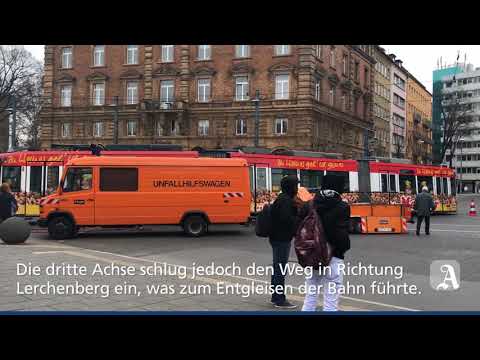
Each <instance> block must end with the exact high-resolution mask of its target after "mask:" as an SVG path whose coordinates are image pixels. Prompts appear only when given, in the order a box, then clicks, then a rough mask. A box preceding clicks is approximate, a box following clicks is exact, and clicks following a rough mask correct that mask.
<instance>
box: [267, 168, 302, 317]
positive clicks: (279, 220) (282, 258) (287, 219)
mask: <svg viewBox="0 0 480 360" xmlns="http://www.w3.org/2000/svg"><path fill="white" fill-rule="evenodd" d="M280 187H281V189H282V192H281V193H280V195H278V197H277V199H276V200H275V201H274V203H273V204H272V207H271V209H270V211H271V212H270V215H271V221H272V225H273V226H272V230H271V233H270V236H269V241H270V245H271V246H272V253H273V275H272V279H271V285H272V288H273V290H274V292H273V294H272V299H271V302H272V304H273V305H275V307H278V308H287V309H288V308H290V309H291V308H295V307H296V305H293V304H291V303H290V302H289V301H288V300H287V298H286V296H285V276H284V275H283V274H282V273H281V269H280V266H282V267H283V268H284V269H285V265H286V264H287V263H288V258H289V256H290V247H291V243H292V239H293V237H294V236H295V232H296V230H297V213H298V210H297V205H296V202H295V197H296V195H297V192H298V178H297V177H296V176H294V175H289V176H285V177H284V178H283V179H282V180H281V183H280Z"/></svg>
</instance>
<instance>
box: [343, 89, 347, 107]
mask: <svg viewBox="0 0 480 360" xmlns="http://www.w3.org/2000/svg"><path fill="white" fill-rule="evenodd" d="M346 110H347V94H346V93H344V92H343V93H342V111H346Z"/></svg>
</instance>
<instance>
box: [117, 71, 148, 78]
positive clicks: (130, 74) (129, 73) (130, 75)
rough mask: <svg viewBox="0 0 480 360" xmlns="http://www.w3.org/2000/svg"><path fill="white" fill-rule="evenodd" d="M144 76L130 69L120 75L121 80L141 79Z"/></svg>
mask: <svg viewBox="0 0 480 360" xmlns="http://www.w3.org/2000/svg"><path fill="white" fill-rule="evenodd" d="M142 77H143V75H142V74H141V73H139V72H138V71H137V70H135V69H129V70H126V71H124V72H123V73H122V74H120V79H141V78H142Z"/></svg>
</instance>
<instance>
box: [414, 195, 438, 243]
mask: <svg viewBox="0 0 480 360" xmlns="http://www.w3.org/2000/svg"><path fill="white" fill-rule="evenodd" d="M434 209H435V203H434V202H433V197H432V195H430V193H429V192H428V187H426V186H424V187H423V188H422V192H421V193H420V194H418V195H417V197H416V198H415V206H414V210H415V214H416V216H417V235H420V228H421V227H422V222H423V220H424V219H425V234H427V235H430V214H431V213H432V212H433V210H434Z"/></svg>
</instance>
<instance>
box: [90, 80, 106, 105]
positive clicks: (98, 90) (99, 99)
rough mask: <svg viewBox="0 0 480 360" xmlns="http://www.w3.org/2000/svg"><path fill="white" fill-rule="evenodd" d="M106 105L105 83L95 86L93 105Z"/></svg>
mask: <svg viewBox="0 0 480 360" xmlns="http://www.w3.org/2000/svg"><path fill="white" fill-rule="evenodd" d="M103 104H105V83H94V84H93V105H103Z"/></svg>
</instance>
